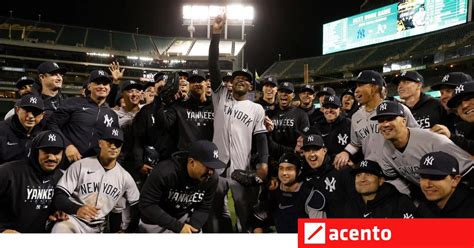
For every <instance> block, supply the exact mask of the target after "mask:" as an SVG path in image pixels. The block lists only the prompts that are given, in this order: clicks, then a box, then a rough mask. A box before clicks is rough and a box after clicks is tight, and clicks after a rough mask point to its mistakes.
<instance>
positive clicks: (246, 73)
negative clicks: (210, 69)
mask: <svg viewBox="0 0 474 248" xmlns="http://www.w3.org/2000/svg"><path fill="white" fill-rule="evenodd" d="M236 76H244V77H247V79H248V81H249V82H250V83H253V76H252V73H250V71H249V70H247V69H242V70H238V71H234V72H232V79H234V78H235V77H236Z"/></svg>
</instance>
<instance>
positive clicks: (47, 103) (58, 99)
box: [33, 61, 67, 120]
mask: <svg viewBox="0 0 474 248" xmlns="http://www.w3.org/2000/svg"><path fill="white" fill-rule="evenodd" d="M66 72H67V70H66V69H65V68H62V67H59V65H58V64H56V63H54V62H50V61H46V62H43V63H41V64H40V65H39V66H38V78H39V84H33V92H35V93H38V94H39V95H41V98H43V101H44V112H45V117H44V118H45V120H47V119H48V118H49V117H50V116H51V115H52V114H53V112H54V111H56V110H57V109H58V108H59V106H61V104H62V102H63V101H64V100H65V99H66V97H65V96H64V95H63V94H61V92H60V90H61V88H62V87H63V75H64V74H65V73H66Z"/></svg>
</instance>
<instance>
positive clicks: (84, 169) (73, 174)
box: [52, 157, 140, 233]
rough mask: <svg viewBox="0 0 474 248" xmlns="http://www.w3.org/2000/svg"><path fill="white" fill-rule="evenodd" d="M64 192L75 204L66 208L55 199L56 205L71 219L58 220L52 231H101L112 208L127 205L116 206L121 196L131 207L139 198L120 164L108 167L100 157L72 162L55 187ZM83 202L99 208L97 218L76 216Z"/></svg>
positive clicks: (132, 182) (119, 208)
mask: <svg viewBox="0 0 474 248" xmlns="http://www.w3.org/2000/svg"><path fill="white" fill-rule="evenodd" d="M61 193H62V194H66V195H67V197H68V199H69V200H70V201H71V202H72V203H73V204H74V205H75V206H74V207H72V208H69V207H63V206H64V202H61V199H55V202H54V204H55V206H56V207H57V208H58V209H59V210H63V211H64V212H66V213H67V214H68V215H69V220H67V221H62V222H58V223H56V224H55V225H54V227H53V230H52V232H64V231H65V230H67V231H68V232H75V233H91V232H102V231H103V228H104V225H105V224H106V223H105V219H106V218H105V217H106V216H107V215H108V214H109V213H110V212H111V211H114V212H121V211H122V210H123V208H124V207H125V206H122V205H120V204H119V205H117V203H118V202H119V200H120V199H121V198H122V197H123V198H125V199H126V201H127V203H128V204H129V205H130V206H133V205H135V204H137V203H138V199H139V197H140V193H139V192H138V188H137V186H136V185H135V182H134V181H133V178H132V177H131V176H130V174H129V173H128V172H127V171H126V170H125V169H123V168H122V166H120V164H119V163H116V164H115V166H114V167H113V168H112V169H110V170H105V169H104V167H103V166H102V165H101V164H100V162H99V160H98V158H97V157H87V158H84V159H81V160H78V161H76V162H74V163H73V164H71V166H70V167H69V168H68V169H67V170H66V172H65V174H64V176H63V177H62V178H61V180H59V182H58V184H57V186H56V194H61ZM84 205H90V206H94V207H96V208H99V213H98V215H97V218H96V219H94V220H91V221H87V220H85V219H82V218H79V217H78V216H77V215H76V213H77V210H78V209H79V208H80V207H81V206H84Z"/></svg>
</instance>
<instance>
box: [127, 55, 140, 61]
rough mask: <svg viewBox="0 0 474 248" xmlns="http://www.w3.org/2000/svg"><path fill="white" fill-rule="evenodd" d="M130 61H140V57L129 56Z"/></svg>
mask: <svg viewBox="0 0 474 248" xmlns="http://www.w3.org/2000/svg"><path fill="white" fill-rule="evenodd" d="M127 59H129V60H138V56H127Z"/></svg>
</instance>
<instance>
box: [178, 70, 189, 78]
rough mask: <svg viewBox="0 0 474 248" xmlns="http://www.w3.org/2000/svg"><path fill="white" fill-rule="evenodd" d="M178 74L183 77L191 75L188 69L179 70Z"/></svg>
mask: <svg viewBox="0 0 474 248" xmlns="http://www.w3.org/2000/svg"><path fill="white" fill-rule="evenodd" d="M178 76H182V77H186V78H188V77H189V73H188V72H187V71H178Z"/></svg>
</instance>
